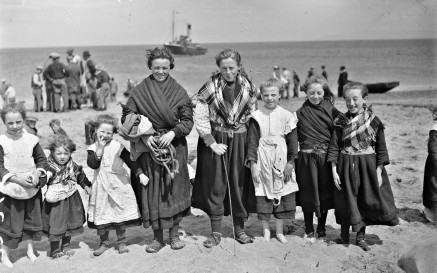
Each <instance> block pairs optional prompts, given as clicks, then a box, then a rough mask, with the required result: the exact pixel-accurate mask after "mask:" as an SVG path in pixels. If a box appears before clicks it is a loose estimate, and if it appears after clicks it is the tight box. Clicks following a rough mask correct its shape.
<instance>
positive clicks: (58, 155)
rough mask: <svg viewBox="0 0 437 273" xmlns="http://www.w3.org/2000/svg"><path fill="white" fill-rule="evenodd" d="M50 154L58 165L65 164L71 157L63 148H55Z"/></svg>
mask: <svg viewBox="0 0 437 273" xmlns="http://www.w3.org/2000/svg"><path fill="white" fill-rule="evenodd" d="M52 154H53V158H54V159H55V161H56V162H57V163H58V164H59V165H65V164H67V163H68V161H69V160H70V157H71V153H70V151H69V150H68V149H66V148H64V147H56V148H55V150H54V151H53V153H52Z"/></svg>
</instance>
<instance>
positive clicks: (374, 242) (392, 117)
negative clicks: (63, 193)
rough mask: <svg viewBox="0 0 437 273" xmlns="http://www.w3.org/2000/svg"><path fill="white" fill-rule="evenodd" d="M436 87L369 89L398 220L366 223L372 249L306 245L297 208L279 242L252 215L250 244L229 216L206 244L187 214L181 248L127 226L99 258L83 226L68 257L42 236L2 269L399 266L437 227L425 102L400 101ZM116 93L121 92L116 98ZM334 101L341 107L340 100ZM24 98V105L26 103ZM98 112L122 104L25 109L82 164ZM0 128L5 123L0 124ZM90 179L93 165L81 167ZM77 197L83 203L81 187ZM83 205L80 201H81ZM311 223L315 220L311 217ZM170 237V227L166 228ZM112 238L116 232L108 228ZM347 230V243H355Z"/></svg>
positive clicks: (331, 235)
mask: <svg viewBox="0 0 437 273" xmlns="http://www.w3.org/2000/svg"><path fill="white" fill-rule="evenodd" d="M436 98H437V97H436V91H427V92H423V93H421V92H414V93H407V92H397V93H389V94H387V95H371V97H370V100H371V102H374V110H375V112H376V114H377V115H378V116H379V117H380V118H381V120H382V121H383V122H384V123H385V126H386V131H385V133H386V141H387V146H388V150H389V155H390V162H391V164H390V165H389V166H387V171H388V173H389V177H390V181H391V185H392V188H393V191H394V195H395V200H396V205H397V207H398V208H399V217H400V219H401V222H400V225H398V226H396V227H385V226H371V227H368V229H367V233H368V234H367V241H368V242H369V243H370V245H371V247H372V249H371V251H369V252H363V251H362V250H361V249H360V248H358V247H357V246H355V245H349V246H347V247H345V246H343V245H328V244H327V242H323V241H317V242H316V243H314V244H309V243H306V242H305V241H304V240H303V239H302V236H303V233H304V222H303V214H302V212H301V210H300V208H298V213H297V214H296V219H295V220H290V221H287V222H286V223H285V224H286V231H288V232H287V235H286V238H287V240H288V243H286V244H281V243H279V242H278V241H277V240H276V239H275V237H274V220H272V222H271V227H272V230H273V234H272V239H271V240H270V242H265V241H264V240H263V239H262V237H261V236H262V235H261V223H260V222H259V221H258V220H257V218H256V216H255V215H253V216H251V217H250V218H249V221H248V222H247V224H246V226H247V228H248V233H250V234H251V235H253V236H255V238H256V239H255V242H254V243H253V244H249V245H240V244H238V243H236V242H235V241H234V240H233V239H232V223H231V221H230V218H229V217H226V220H225V222H224V224H223V235H224V238H223V240H222V243H221V244H220V246H218V247H215V248H212V249H206V248H204V247H203V245H202V242H203V241H204V239H205V237H206V236H207V235H208V234H209V231H210V225H209V219H208V217H207V216H205V215H200V216H194V215H193V216H189V217H186V218H185V219H184V220H183V221H182V223H181V227H182V228H183V230H184V231H185V234H184V235H183V237H184V240H186V241H187V246H186V247H185V248H184V249H182V250H179V251H174V250H172V249H170V247H169V246H168V245H167V246H166V247H165V248H163V249H162V250H161V251H160V252H159V253H158V254H148V253H146V252H145V246H146V245H147V244H148V243H150V242H151V241H152V234H153V233H152V230H151V229H147V230H146V229H144V228H142V227H137V228H131V229H128V231H127V237H128V244H129V245H128V248H129V250H130V253H128V254H123V255H120V254H118V252H117V251H116V250H114V248H111V249H110V250H108V251H107V252H106V253H104V254H103V255H102V256H100V257H98V258H94V257H93V256H92V250H93V249H95V248H96V247H98V244H99V238H98V236H97V235H96V232H95V230H91V229H88V228H87V227H86V228H85V233H84V234H83V235H81V236H77V237H74V239H73V240H72V241H73V248H74V249H75V250H76V254H75V255H74V256H73V257H71V258H69V259H67V258H61V259H59V260H52V259H51V258H49V257H48V256H47V254H48V253H47V251H48V249H49V243H48V241H47V240H46V239H43V241H41V242H37V243H36V244H35V245H36V251H37V253H38V255H39V257H38V260H37V261H36V262H35V263H34V264H33V265H32V264H30V261H29V260H28V259H27V258H26V254H25V252H26V251H25V246H24V245H20V247H19V248H18V250H16V251H13V252H12V254H11V259H12V261H13V262H14V268H13V269H7V268H6V267H5V266H3V265H0V272H45V273H50V272H63V273H67V272H323V273H327V272H402V270H401V269H400V268H399V267H398V266H397V260H398V259H399V257H400V256H401V254H402V253H403V252H404V251H405V250H406V249H408V248H409V247H410V246H411V245H412V244H414V243H415V242H417V241H420V240H423V239H426V238H431V237H436V236H437V229H436V227H435V226H433V225H431V224H429V223H427V222H426V221H425V220H424V218H423V217H422V215H421V209H422V181H423V168H424V164H425V159H426V156H427V146H426V142H425V141H426V138H427V136H428V132H429V129H430V127H431V125H432V124H433V121H432V118H431V114H430V112H429V111H428V110H427V109H426V108H423V107H411V106H409V107H404V106H402V104H404V105H416V106H417V105H424V104H430V103H434V104H435V103H436V102H437V99H436ZM120 99H121V98H120ZM302 103H303V98H301V99H299V100H293V101H285V102H282V103H281V105H282V106H283V107H285V108H286V109H289V110H291V111H296V110H297V109H298V108H299V107H300V105H301V104H302ZM336 106H337V107H338V108H339V109H340V110H342V111H344V110H345V106H344V101H343V99H338V102H337V103H336ZM31 107H32V106H31V105H30V104H28V109H31ZM100 113H110V114H113V115H115V116H117V117H120V116H121V107H120V106H119V105H115V104H112V105H111V106H110V107H109V110H108V111H105V112H99V113H97V112H95V111H93V110H91V109H90V108H88V107H84V109H83V110H81V111H74V112H67V113H61V114H58V113H31V114H32V115H34V116H36V117H38V118H39V121H38V124H37V128H38V130H39V132H40V134H41V136H42V139H41V144H42V145H44V144H46V143H47V140H46V139H47V137H48V135H49V134H50V133H51V131H50V127H49V126H48V124H49V121H50V120H51V119H52V118H58V119H59V120H60V121H61V124H62V127H63V128H64V129H65V130H66V131H67V133H68V134H69V135H70V136H72V137H73V138H74V140H75V142H76V144H77V146H78V147H77V148H78V149H77V151H76V152H75V153H74V154H73V158H74V160H75V161H76V162H77V163H79V164H82V165H84V166H86V148H87V145H85V137H84V121H85V120H86V119H87V118H94V117H95V116H96V115H97V114H100ZM1 130H3V131H4V126H1ZM188 141H189V149H190V154H195V149H196V145H197V133H196V132H195V131H194V130H193V132H192V133H191V134H190V136H189V137H188ZM85 171H86V173H87V175H88V177H89V178H90V179H91V178H92V171H91V169H89V168H88V167H85ZM80 191H81V194H82V197H83V200H84V202H85V203H87V199H88V198H87V197H85V195H84V193H83V191H82V190H81V189H80ZM85 205H86V204H85ZM314 220H315V223H316V219H314ZM339 233H340V230H339V226H338V225H337V224H336V223H335V218H334V215H333V211H332V210H331V211H330V212H329V216H328V223H327V241H330V240H333V239H335V238H337V237H338V235H339ZM165 235H166V238H167V240H166V242H167V243H168V237H167V235H168V233H167V232H165ZM110 236H111V238H112V239H114V240H115V234H114V233H111V234H110ZM354 237H355V236H354V235H352V239H351V241H354Z"/></svg>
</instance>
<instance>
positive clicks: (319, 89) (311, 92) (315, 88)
mask: <svg viewBox="0 0 437 273" xmlns="http://www.w3.org/2000/svg"><path fill="white" fill-rule="evenodd" d="M324 95H325V91H323V86H322V85H321V84H319V83H316V84H311V85H310V86H308V91H307V96H308V100H309V101H310V102H311V103H312V104H314V105H318V104H319V103H320V102H322V100H323V96H324Z"/></svg>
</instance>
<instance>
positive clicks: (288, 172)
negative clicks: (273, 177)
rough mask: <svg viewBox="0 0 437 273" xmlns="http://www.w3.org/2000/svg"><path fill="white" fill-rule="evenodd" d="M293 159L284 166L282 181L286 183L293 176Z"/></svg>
mask: <svg viewBox="0 0 437 273" xmlns="http://www.w3.org/2000/svg"><path fill="white" fill-rule="evenodd" d="M293 170H294V161H291V162H288V163H287V164H286V165H285V168H284V181H285V183H287V182H288V181H290V180H291V178H292V177H293Z"/></svg>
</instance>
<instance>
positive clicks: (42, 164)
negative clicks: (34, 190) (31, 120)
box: [32, 143, 48, 188]
mask: <svg viewBox="0 0 437 273" xmlns="http://www.w3.org/2000/svg"><path fill="white" fill-rule="evenodd" d="M32 157H33V160H34V162H35V165H36V170H38V171H40V172H41V176H40V177H39V181H38V184H37V187H38V188H42V187H44V186H45V185H46V184H47V169H48V163H47V157H46V155H45V153H44V151H43V149H42V148H41V145H39V143H37V144H36V145H35V147H33V152H32Z"/></svg>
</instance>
